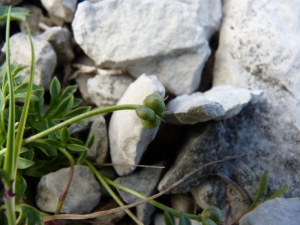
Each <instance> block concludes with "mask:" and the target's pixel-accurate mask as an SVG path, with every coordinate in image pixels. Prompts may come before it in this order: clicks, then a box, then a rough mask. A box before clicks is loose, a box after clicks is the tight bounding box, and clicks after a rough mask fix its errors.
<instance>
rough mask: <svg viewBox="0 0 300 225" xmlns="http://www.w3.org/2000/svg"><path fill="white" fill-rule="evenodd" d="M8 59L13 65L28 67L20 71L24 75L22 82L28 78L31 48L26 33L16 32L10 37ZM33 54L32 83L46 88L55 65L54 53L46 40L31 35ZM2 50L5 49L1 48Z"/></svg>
mask: <svg viewBox="0 0 300 225" xmlns="http://www.w3.org/2000/svg"><path fill="white" fill-rule="evenodd" d="M9 40H10V55H11V57H10V60H11V63H12V64H15V65H27V66H28V68H26V69H24V70H23V71H22V72H20V74H21V75H24V76H25V80H24V82H26V81H28V80H29V76H30V69H29V66H30V60H31V50H30V43H29V38H28V35H27V34H24V33H17V34H15V35H13V36H12V37H11V38H10V39H9ZM32 42H33V46H34V54H35V74H34V83H35V84H42V85H43V86H44V88H46V89H48V88H49V86H50V83H51V80H52V75H53V72H54V69H55V67H56V58H57V57H56V53H55V51H54V50H53V48H52V46H51V44H50V43H49V42H48V41H44V40H40V39H38V38H35V37H32ZM2 51H5V49H4V48H2Z"/></svg>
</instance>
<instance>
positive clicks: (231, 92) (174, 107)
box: [164, 85, 262, 124]
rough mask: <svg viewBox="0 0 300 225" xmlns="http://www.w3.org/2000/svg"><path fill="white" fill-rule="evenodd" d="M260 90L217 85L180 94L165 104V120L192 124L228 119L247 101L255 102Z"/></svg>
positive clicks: (238, 111) (260, 92)
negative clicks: (188, 93) (200, 90)
mask: <svg viewBox="0 0 300 225" xmlns="http://www.w3.org/2000/svg"><path fill="white" fill-rule="evenodd" d="M261 94H262V91H259V90H256V91H251V90H247V89H243V88H236V87H233V86H230V85H224V86H217V87H214V88H212V89H211V90H209V91H207V92H204V93H201V92H195V93H193V94H191V95H181V96H178V97H176V98H175V99H173V100H171V101H170V102H169V103H168V104H167V108H169V109H170V110H168V111H166V115H165V117H164V119H165V121H166V122H168V123H173V124H194V123H198V122H205V121H208V120H222V119H228V118H230V117H233V116H235V115H237V114H238V113H240V111H241V110H242V108H243V107H245V106H246V105H247V104H248V103H255V102H257V100H258V98H259V97H260V95H261Z"/></svg>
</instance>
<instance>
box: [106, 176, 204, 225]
mask: <svg viewBox="0 0 300 225" xmlns="http://www.w3.org/2000/svg"><path fill="white" fill-rule="evenodd" d="M102 177H103V179H104V180H105V181H106V183H108V184H109V185H111V186H113V187H115V188H118V189H120V190H123V191H126V192H127V193H129V194H132V195H134V196H136V197H138V198H140V199H143V200H144V199H147V198H148V197H147V196H145V195H142V194H141V193H139V192H137V191H134V190H132V189H130V188H128V187H125V186H123V185H121V184H119V183H116V182H114V181H112V180H110V179H109V178H107V177H105V176H104V175H102ZM149 203H150V204H151V205H153V206H155V207H157V208H159V209H162V210H166V209H168V210H169V211H170V212H171V213H172V214H173V215H174V216H177V217H179V216H181V214H182V212H180V211H178V210H175V209H173V208H170V207H168V206H166V205H164V204H161V203H159V202H157V201H155V200H150V201H149ZM185 215H186V216H187V217H188V218H190V219H192V220H196V221H201V216H199V215H194V214H185Z"/></svg>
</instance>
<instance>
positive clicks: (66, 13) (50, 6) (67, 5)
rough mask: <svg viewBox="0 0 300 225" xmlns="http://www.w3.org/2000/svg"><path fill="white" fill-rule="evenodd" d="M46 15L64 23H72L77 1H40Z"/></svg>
mask: <svg viewBox="0 0 300 225" xmlns="http://www.w3.org/2000/svg"><path fill="white" fill-rule="evenodd" d="M41 2H42V5H43V6H44V8H45V9H46V10H47V11H48V13H49V14H50V15H52V16H54V17H57V18H59V19H61V20H63V21H65V22H68V23H70V22H72V20H73V17H74V12H75V9H76V5H77V0H51V1H49V0H41Z"/></svg>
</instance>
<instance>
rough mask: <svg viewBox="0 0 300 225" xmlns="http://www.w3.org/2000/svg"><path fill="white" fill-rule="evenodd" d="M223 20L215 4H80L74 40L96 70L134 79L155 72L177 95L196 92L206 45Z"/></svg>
mask: <svg viewBox="0 0 300 225" xmlns="http://www.w3.org/2000/svg"><path fill="white" fill-rule="evenodd" d="M145 11H146V12H151V13H150V14H145V13H144V12H145ZM116 17H117V18H118V19H117V20H116V19H115V18H116ZM221 17H222V5H221V1H219V0H213V1H212V0H201V1H179V0H177V1H173V0H165V1H160V2H159V3H157V1H156V0H147V1H139V0H128V1H126V2H125V1H121V0H116V1H100V2H97V3H91V2H89V1H84V2H82V3H80V4H79V5H78V8H77V11H76V13H75V17H74V20H73V23H72V27H73V31H74V37H75V40H76V42H77V43H78V44H79V45H80V47H81V48H82V49H83V50H84V52H85V53H86V54H87V55H88V56H89V57H90V58H92V59H93V60H94V61H95V63H96V64H97V66H99V67H101V68H123V69H126V70H127V71H128V72H129V73H130V74H131V75H133V76H134V77H136V78H137V77H139V76H140V75H141V74H143V73H147V74H155V75H157V77H158V78H159V80H160V81H161V82H162V83H163V84H164V86H165V87H166V88H167V89H168V90H169V91H170V92H171V93H173V94H176V95H179V94H189V93H192V92H193V91H195V90H196V89H197V88H198V86H199V84H200V80H201V71H202V69H203V67H204V64H205V62H206V60H207V59H208V57H209V55H210V52H211V51H210V48H209V44H208V41H209V39H210V37H211V35H212V34H213V33H214V32H216V31H217V30H218V29H219V26H220V24H221ZM149 18H151V19H149ZM208 18H209V19H208ZM95 24H101V26H100V25H99V26H95ZM99 40H101V41H99Z"/></svg>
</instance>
